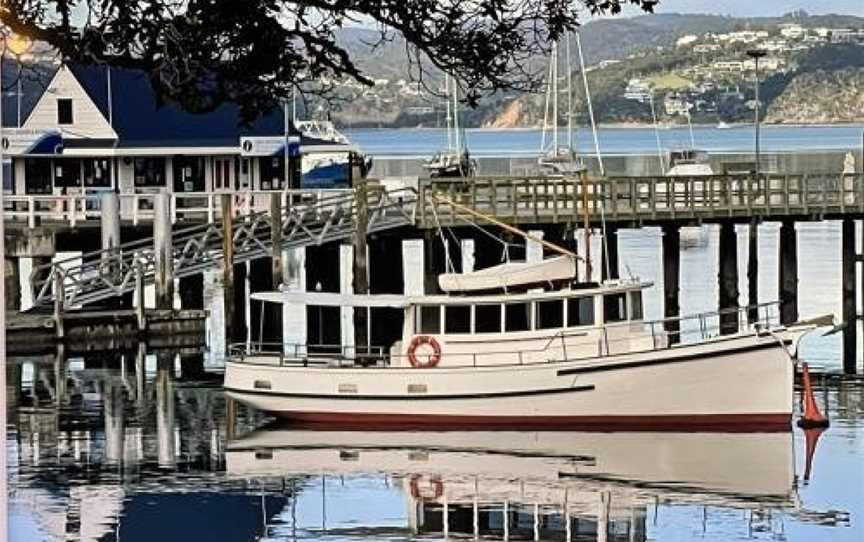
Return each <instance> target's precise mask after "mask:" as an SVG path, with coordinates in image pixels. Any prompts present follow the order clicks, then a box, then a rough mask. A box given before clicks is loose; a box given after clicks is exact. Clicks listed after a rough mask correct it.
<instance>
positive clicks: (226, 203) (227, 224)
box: [219, 194, 236, 346]
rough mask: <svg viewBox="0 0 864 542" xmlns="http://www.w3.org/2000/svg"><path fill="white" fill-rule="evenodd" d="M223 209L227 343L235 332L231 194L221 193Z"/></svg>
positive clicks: (223, 288) (223, 273)
mask: <svg viewBox="0 0 864 542" xmlns="http://www.w3.org/2000/svg"><path fill="white" fill-rule="evenodd" d="M219 203H220V206H221V210H222V303H223V313H222V314H223V315H224V318H225V321H224V325H225V343H226V346H227V345H228V344H230V343H231V341H232V337H233V334H234V320H235V319H236V310H235V307H234V205H233V198H232V196H231V194H222V195H220V201H219Z"/></svg>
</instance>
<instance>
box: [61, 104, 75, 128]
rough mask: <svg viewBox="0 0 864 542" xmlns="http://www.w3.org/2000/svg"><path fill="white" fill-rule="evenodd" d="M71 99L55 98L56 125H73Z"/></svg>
mask: <svg viewBox="0 0 864 542" xmlns="http://www.w3.org/2000/svg"><path fill="white" fill-rule="evenodd" d="M74 123H75V118H74V114H73V110H72V98H57V124H74Z"/></svg>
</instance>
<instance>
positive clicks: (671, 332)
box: [662, 223, 681, 344]
mask: <svg viewBox="0 0 864 542" xmlns="http://www.w3.org/2000/svg"><path fill="white" fill-rule="evenodd" d="M662 243H663V301H664V303H663V307H664V308H663V315H664V317H665V318H677V317H678V315H679V312H680V306H679V303H678V284H679V274H680V268H681V233H680V231H679V229H678V225H677V224H672V223H670V224H664V225H663V241H662ZM665 328H666V333H667V334H668V336H669V344H674V343H677V342H679V341H680V339H681V338H680V336H679V333H680V330H681V327H680V324H679V322H678V321H677V320H672V321H668V322H666V324H665Z"/></svg>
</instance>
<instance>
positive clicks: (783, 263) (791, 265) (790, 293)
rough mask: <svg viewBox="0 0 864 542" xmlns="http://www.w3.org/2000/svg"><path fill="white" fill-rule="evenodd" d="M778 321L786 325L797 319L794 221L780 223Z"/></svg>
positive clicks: (796, 255)
mask: <svg viewBox="0 0 864 542" xmlns="http://www.w3.org/2000/svg"><path fill="white" fill-rule="evenodd" d="M779 244H780V257H779V260H780V262H779V265H780V270H779V277H780V285H779V286H780V287H779V290H780V322H781V323H783V324H785V325H788V324H794V323H795V322H797V321H798V239H797V234H796V232H795V221H794V220H793V219H785V220H783V221H782V222H781V223H780V242H779Z"/></svg>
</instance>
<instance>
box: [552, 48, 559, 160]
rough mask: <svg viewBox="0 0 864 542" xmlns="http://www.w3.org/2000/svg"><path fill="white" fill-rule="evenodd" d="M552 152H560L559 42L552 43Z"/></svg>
mask: <svg viewBox="0 0 864 542" xmlns="http://www.w3.org/2000/svg"><path fill="white" fill-rule="evenodd" d="M552 152H554V153H557V152H558V42H557V41H556V42H555V43H553V44H552Z"/></svg>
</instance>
